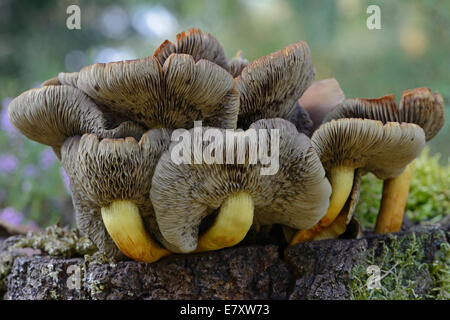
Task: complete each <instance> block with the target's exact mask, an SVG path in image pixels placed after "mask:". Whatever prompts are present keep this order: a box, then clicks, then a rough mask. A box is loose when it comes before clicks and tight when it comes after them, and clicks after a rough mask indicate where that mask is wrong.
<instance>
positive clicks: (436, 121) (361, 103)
mask: <svg viewBox="0 0 450 320" xmlns="http://www.w3.org/2000/svg"><path fill="white" fill-rule="evenodd" d="M340 118H363V119H373V120H379V121H382V122H383V123H386V122H395V121H396V122H408V123H415V124H417V125H419V126H420V127H421V128H422V129H423V130H424V131H425V136H426V140H427V141H429V140H431V139H432V138H433V137H434V136H435V135H436V134H437V133H438V132H439V130H440V129H441V128H442V126H443V125H444V123H445V112H444V100H443V99H442V96H441V95H440V94H439V93H438V92H435V93H434V94H433V93H432V92H431V90H430V89H429V88H416V89H411V90H406V91H404V92H403V93H402V97H401V99H400V106H398V105H397V103H396V102H395V97H394V95H387V96H384V97H381V98H378V99H364V98H357V99H347V100H345V101H344V102H342V103H341V104H340V105H338V106H337V107H336V108H335V109H334V110H333V111H331V112H330V113H329V114H327V116H326V118H325V121H330V120H331V119H340Z"/></svg>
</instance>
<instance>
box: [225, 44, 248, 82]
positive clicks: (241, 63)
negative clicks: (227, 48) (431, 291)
mask: <svg viewBox="0 0 450 320" xmlns="http://www.w3.org/2000/svg"><path fill="white" fill-rule="evenodd" d="M247 66H248V60H247V59H245V58H244V54H243V53H242V51H241V50H239V51H238V52H237V53H236V55H235V56H234V57H233V59H231V60H230V62H229V66H228V68H229V70H230V73H231V75H232V76H233V78H236V77H238V76H239V75H240V74H241V73H242V70H244V68H245V67H247Z"/></svg>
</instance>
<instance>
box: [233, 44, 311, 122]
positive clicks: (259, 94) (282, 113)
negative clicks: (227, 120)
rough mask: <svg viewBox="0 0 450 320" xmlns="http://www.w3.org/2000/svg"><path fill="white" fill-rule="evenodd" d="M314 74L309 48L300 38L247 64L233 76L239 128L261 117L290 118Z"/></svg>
mask: <svg viewBox="0 0 450 320" xmlns="http://www.w3.org/2000/svg"><path fill="white" fill-rule="evenodd" d="M314 75H315V72H314V68H313V66H312V63H311V53H310V50H309V47H308V45H307V44H306V43H305V42H302V41H299V42H296V43H294V44H292V45H290V46H287V47H285V48H284V49H283V50H280V51H277V52H275V53H272V54H271V55H269V56H264V57H262V58H259V59H257V60H255V61H253V62H252V63H250V64H249V65H248V66H247V67H245V68H244V70H242V73H241V74H240V75H239V76H238V77H237V78H236V79H235V82H236V90H237V91H239V93H240V110H239V117H238V128H241V129H247V128H248V127H249V126H250V124H252V123H253V122H255V121H257V120H260V119H269V118H283V119H286V120H290V119H291V117H292V115H293V114H294V111H295V109H296V104H297V100H298V99H299V98H300V97H301V96H302V94H303V92H305V90H306V89H307V88H308V87H309V86H310V84H311V82H312V81H313V79H314Z"/></svg>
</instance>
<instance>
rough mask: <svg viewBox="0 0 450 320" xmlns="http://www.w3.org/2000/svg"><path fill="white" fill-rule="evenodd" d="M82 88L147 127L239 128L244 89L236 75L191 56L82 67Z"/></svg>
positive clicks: (173, 54)
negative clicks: (201, 125)
mask: <svg viewBox="0 0 450 320" xmlns="http://www.w3.org/2000/svg"><path fill="white" fill-rule="evenodd" d="M77 87H78V88H80V89H81V90H82V91H84V92H85V93H86V94H87V95H89V96H90V97H92V98H93V99H94V100H95V101H96V102H97V103H98V104H101V105H104V106H106V107H107V108H108V109H110V110H111V111H114V112H117V113H118V114H126V115H127V116H128V117H129V118H130V119H131V120H133V121H135V122H137V123H140V124H141V125H142V126H144V127H146V128H161V127H163V128H170V129H176V128H191V127H193V124H194V121H195V120H203V121H204V125H211V126H217V127H222V128H235V127H236V121H237V115H238V111H239V93H238V92H236V91H235V90H234V89H233V87H234V81H233V77H232V76H231V75H230V74H229V73H228V72H227V71H225V70H224V69H222V68H221V67H219V66H218V65H216V64H214V63H212V62H210V61H208V60H204V59H201V60H199V61H197V62H195V60H194V58H193V57H192V56H191V55H187V54H175V53H172V54H171V55H170V56H169V57H168V58H167V59H165V60H164V64H163V65H161V64H160V62H159V59H158V57H156V56H151V57H147V58H142V59H137V60H127V61H119V62H111V63H107V64H104V63H97V64H93V65H90V66H87V67H85V68H83V69H81V71H80V72H79V75H78V81H77Z"/></svg>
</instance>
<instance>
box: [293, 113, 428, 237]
mask: <svg viewBox="0 0 450 320" xmlns="http://www.w3.org/2000/svg"><path fill="white" fill-rule="evenodd" d="M311 142H312V145H313V146H314V149H315V150H316V152H317V153H318V155H319V157H320V160H321V161H322V164H323V166H324V167H325V170H326V172H327V176H328V179H329V180H330V183H331V187H332V190H333V191H332V194H331V197H330V206H329V208H328V211H327V213H326V215H325V216H324V217H323V218H322V219H321V220H320V222H319V223H318V225H316V226H314V228H312V230H301V231H299V232H298V233H297V234H296V235H295V236H294V238H293V240H292V241H291V244H295V243H298V242H304V241H308V240H311V239H312V238H313V237H314V236H316V235H317V234H318V233H319V232H320V231H322V230H323V229H324V228H325V227H328V226H329V225H330V224H331V223H332V222H333V221H334V220H335V219H336V217H337V216H338V215H339V213H341V211H342V208H343V207H344V205H345V203H346V202H347V200H348V198H349V194H350V193H351V190H352V187H353V181H354V172H355V169H358V168H359V169H362V170H363V172H367V171H369V172H372V173H373V174H375V175H376V176H377V177H378V178H380V179H389V178H392V177H396V176H398V175H399V174H401V173H402V172H403V171H404V169H405V167H406V166H407V165H408V163H410V162H411V161H412V160H414V159H415V158H416V157H417V155H418V154H420V152H421V151H422V149H423V147H424V145H425V134H424V132H423V130H422V129H421V128H420V127H419V126H417V125H415V124H411V123H402V124H399V123H397V122H388V123H386V124H384V125H383V123H382V122H381V121H375V120H367V119H339V120H331V121H330V122H326V123H324V124H323V125H322V126H320V127H319V129H317V130H316V131H315V132H314V134H313V136H312V138H311Z"/></svg>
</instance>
